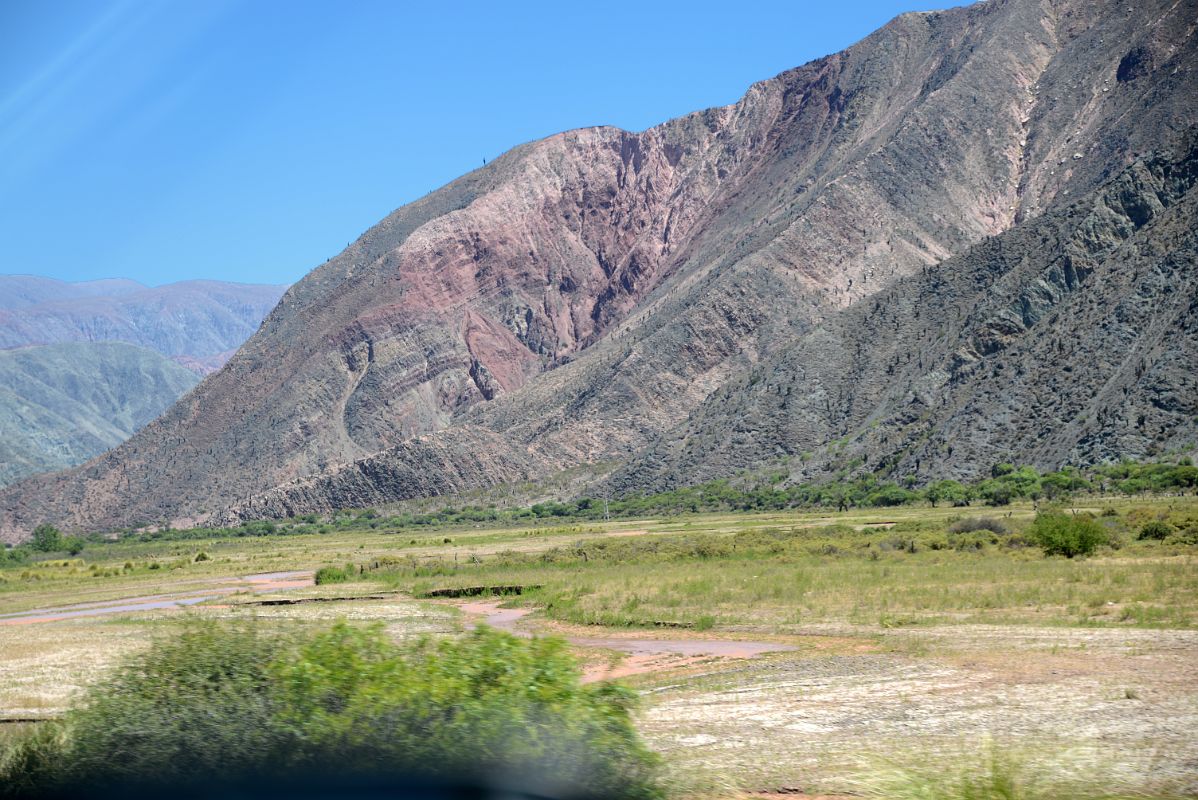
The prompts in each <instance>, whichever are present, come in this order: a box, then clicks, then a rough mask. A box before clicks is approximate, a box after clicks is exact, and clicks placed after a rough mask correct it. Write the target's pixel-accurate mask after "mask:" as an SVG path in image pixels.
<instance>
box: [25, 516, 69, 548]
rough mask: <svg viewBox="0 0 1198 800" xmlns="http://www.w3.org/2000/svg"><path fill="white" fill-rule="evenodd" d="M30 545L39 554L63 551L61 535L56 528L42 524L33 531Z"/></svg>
mask: <svg viewBox="0 0 1198 800" xmlns="http://www.w3.org/2000/svg"><path fill="white" fill-rule="evenodd" d="M31 544H32V545H33V549H34V550H37V551H38V552H39V553H53V552H55V551H57V550H62V549H63V541H62V534H61V533H60V532H59V530H58V528H55V527H54V526H53V525H50V524H48V523H45V522H43V523H42V524H41V525H38V526H37V527H36V528H34V529H33V539H32V540H31Z"/></svg>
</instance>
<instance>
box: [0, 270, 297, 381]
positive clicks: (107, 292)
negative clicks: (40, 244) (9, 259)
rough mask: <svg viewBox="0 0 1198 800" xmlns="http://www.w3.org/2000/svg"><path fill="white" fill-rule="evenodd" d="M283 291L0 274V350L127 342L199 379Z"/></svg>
mask: <svg viewBox="0 0 1198 800" xmlns="http://www.w3.org/2000/svg"><path fill="white" fill-rule="evenodd" d="M286 288H287V287H286V286H272V285H261V284H242V283H224V282H221V281H182V282H179V283H170V284H167V285H165V286H154V287H149V286H143V285H142V284H140V283H137V282H136V281H131V280H126V279H114V280H100V281H86V282H82V283H67V282H64V281H57V280H53V279H51V278H40V277H36V276H33V275H0V349H7V348H12V347H23V346H26V345H33V344H53V343H57V342H128V343H130V344H135V345H138V346H140V347H145V348H147V349H150V350H154V351H156V352H158V353H161V354H162V355H164V356H167V357H169V358H173V359H175V360H177V361H179V362H180V363H183V364H184V366H186V367H188V369H191V370H193V371H195V372H197V373H199V374H201V375H204V374H207V373H209V372H212V371H214V370H215V369H218V368H219V367H220V366H221V365H222V364H223V363H224V362H225V361H226V360H228V358H229V356H231V355H232V354H233V352H234V351H236V349H237V348H238V347H240V346H241V343H242V342H244V341H245V340H246V339H248V338H249V337H250V335H251V334H253V333H254V331H256V330H257V329H258V325H259V324H260V323H261V322H262V318H263V317H265V316H266V315H267V313H269V312H270V310H271V309H272V308H274V306H275V304H276V303H277V302H278V301H279V298H280V297H282V296H283V292H284V291H285V290H286Z"/></svg>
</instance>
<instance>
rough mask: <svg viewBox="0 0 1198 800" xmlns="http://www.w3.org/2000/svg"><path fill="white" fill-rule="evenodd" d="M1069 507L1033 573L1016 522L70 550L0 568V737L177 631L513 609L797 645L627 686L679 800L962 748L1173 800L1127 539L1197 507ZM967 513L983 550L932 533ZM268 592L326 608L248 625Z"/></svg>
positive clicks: (656, 665)
mask: <svg viewBox="0 0 1198 800" xmlns="http://www.w3.org/2000/svg"><path fill="white" fill-rule="evenodd" d="M1071 510H1075V511H1077V512H1078V513H1091V514H1093V515H1094V516H1095V519H1096V520H1097V521H1098V522H1099V523H1100V524H1101V525H1102V526H1103V527H1104V530H1105V531H1106V532H1107V534H1108V537H1109V545H1108V546H1104V547H1102V548H1100V550H1099V551H1098V552H1097V553H1095V554H1094V555H1093V556H1091V557H1088V558H1077V559H1066V558H1061V557H1051V558H1050V557H1045V556H1044V555H1043V553H1042V552H1041V551H1040V549H1039V548H1038V547H1036V546H1035V545H1034V543H1033V542H1031V541H1030V540H1029V538H1028V535H1027V530H1028V526H1029V523H1030V522H1031V520H1032V519H1033V517H1034V515H1035V513H1036V511H1035V509H1034V508H1033V507H1032V506H1031V504H1030V503H1028V504H1016V505H1012V506H1009V507H1005V508H1002V509H1001V510H995V509H981V508H951V507H949V508H946V507H940V508H931V507H928V506H926V505H925V506H903V507H898V508H879V509H857V510H852V511H847V512H841V513H836V512H829V511H826V510H816V511H802V510H795V511H776V512H767V513H709V514H684V515H676V516H666V517H653V518H645V519H622V520H618V521H603V520H587V521H582V522H561V521H558V522H556V523H554V522H552V521H536V520H528V521H522V523H521V524H520V525H512V524H510V522H509V523H495V524H487V523H468V524H457V525H442V526H422V527H421V528H419V529H413V528H411V527H410V526H409V527H401V526H396V527H390V526H389V525H388V524H387V522H386V520H382V521H380V520H378V519H364V520H362V522H361V524H360V525H358V526H356V527H355V526H352V525H351V526H342V527H340V528H333V529H329V530H328V532H325V533H321V532H319V526H308V527H309V528H311V529H310V530H309V529H305V528H300V529H299V530H298V531H297V530H290V531H287V532H276V533H264V534H262V535H254V536H232V535H228V536H219V537H214V538H196V539H178V540H170V539H167V540H158V541H154V540H149V541H143V540H141V539H139V538H129V539H124V540H121V541H116V542H109V543H105V544H89V546H88V547H87V549H85V550H84V551H83V552H82V553H81V554H79V555H78V556H76V557H66V556H64V555H59V554H53V555H51V556H46V557H39V558H38V559H36V560H34V561H32V562H28V563H25V564H19V565H10V566H6V567H3V568H0V717H7V718H28V717H43V716H53V715H55V714H57V713H60V712H61V710H62V709H63V708H64V707H65V705H66V704H67V703H68V702H69V701H70V699H71V698H72V697H73V696H75V695H76V694H77V692H78V691H79V690H80V688H81V687H82V686H85V685H87V684H88V683H89V682H90V681H93V680H97V679H99V678H100V677H101V676H102V675H103V674H104V671H105V670H106V669H107V668H109V667H110V666H111V665H112V664H114V663H116V661H118V660H119V659H120V658H121V657H122V656H124V655H126V654H128V653H131V652H135V651H137V650H138V649H139V648H142V647H144V646H145V645H146V643H148V642H149V641H150V640H151V639H152V638H153V637H154V636H157V635H159V634H160V633H162V632H164V631H166V630H169V629H170V628H171V627H172V620H174V619H177V618H178V617H179V616H180V615H182V614H194V615H205V616H259V617H265V618H268V619H270V620H272V621H276V622H277V623H278V624H308V623H311V622H314V621H327V620H331V619H337V618H347V619H361V620H376V621H381V622H383V623H384V624H385V625H386V626H387V630H388V631H389V632H390V633H391V634H392V635H393V636H396V637H404V636H411V635H421V634H426V633H450V634H451V633H453V632H454V631H458V630H461V629H463V628H464V627H466V626H468V625H469V624H470V619H469V618H467V617H464V616H463V615H462V614H461V613H460V611H459V610H458V608H456V607H455V605H454V602H453V601H451V600H432V599H428V598H427V597H426V596H427V595H428V594H429V593H430V592H432V591H433V590H436V589H446V588H449V589H454V588H459V589H460V588H468V587H479V586H498V585H503V586H512V585H519V586H522V587H525V590H524V591H523V592H522V593H521V594H519V595H518V596H511V597H508V598H505V602H506V603H507V604H509V605H518V606H523V607H526V608H528V609H531V610H532V612H533V613H531V614H530V615H529V616H527V617H525V618H524V620H523V621H522V622H521V623H520V625H521V626H523V627H524V628H525V629H527V630H528V631H530V632H548V633H558V634H564V635H567V636H571V637H588V636H589V637H597V636H602V637H607V640H611V639H613V638H614V639H620V638H630V639H636V638H644V637H675V638H681V637H691V638H696V639H730V640H735V639H747V638H754V639H758V640H767V641H776V642H778V643H779V644H786V645H787V646H789V647H792V648H794V649H793V650H790V651H787V652H779V653H775V654H771V655H767V656H763V657H759V658H755V659H752V660H744V659H733V658H718V657H711V658H706V657H703V658H675V659H673V660H671V659H669V658H664V659H659V660H657V661H654V662H652V663H651V664H650V668H648V669H646V670H640V671H639V672H637V671H634V672H635V673H636V674H633V675H632V676H631V677H630V678H628V680H630V681H631V682H632V683H633V684H634V685H635V686H636V687H637V688H638V689H640V690H641V691H642V693H643V694H644V697H645V699H646V707H645V709H644V711H643V713H642V716H641V719H640V726H641V729H642V731H643V732H644V733H645V735H646V736H647V737H648V739H649V741H650V743H651V744H652V745H653V746H654V747H655V748H656V749H658V750H659V751H661V752H662V753H663V754H664V755H665V756H666V763H667V765H668V767H667V768H668V770H669V775H670V781H671V785H672V786H673V787H674V788H675V791H676V793H678V794H694V795H698V796H709V795H721V794H730V793H736V792H739V791H745V790H767V789H768V790H777V789H786V790H788V791H789V790H798V789H802V790H804V791H831V792H844V791H855V792H857V791H865V790H864V789H862V788H861V787H862V786H864V784H863V783H862V781H865V780H866V778H869V776H875V777H876V776H878V775H883V774H887V775H890V776H891V777H892V778H893V777H894V775H896V774H900V773H901V774H908V773H906V772H903V770H904V769H906V767H904V766H902V765H904V764H905V765H917V766H918V767H919V768H921V769H923V768H926V767H927V766H928V765H929V764H943V765H945V768H946V769H947V768H948V767H949V766H952V765H956V764H960V763H975V762H976V763H981V762H980V761H977V758H974V757H975V756H977V754H978V753H979V752H980V751H981V749H984V748H983V745H982V740H983V739H987V738H988V739H990V740H993V741H996V742H1000V743H1001V744H1002V746H1003V748H1004V752H1007V751H1015V750H1018V751H1019V752H1020V753H1026V754H1028V755H1026V756H1020V757H1021V758H1023V762H1021V763H1024V765H1025V766H1026V769H1027V770H1028V771H1029V772H1030V773H1031V774H1034V775H1035V776H1037V778H1036V779H1037V781H1039V782H1040V783H1041V784H1043V785H1045V786H1049V787H1052V786H1057V787H1058V788H1059V787H1061V786H1065V785H1066V784H1068V785H1069V786H1074V787H1076V785H1079V784H1077V782H1078V781H1079V780H1082V779H1083V778H1084V779H1087V780H1090V784H1088V785H1091V786H1097V785H1099V784H1101V785H1102V787H1104V788H1103V791H1107V792H1123V793H1129V792H1130V793H1135V792H1148V793H1154V794H1156V795H1160V796H1166V795H1171V794H1185V793H1187V792H1192V791H1195V790H1198V774H1195V770H1194V768H1193V764H1195V763H1198V744H1195V739H1194V737H1193V732H1194V731H1195V730H1198V688H1195V687H1198V570H1195V566H1198V545H1195V544H1192V543H1190V542H1188V540H1185V539H1184V538H1179V537H1172V538H1166V539H1164V540H1140V539H1138V538H1137V536H1138V532H1139V531H1140V529H1141V528H1142V526H1143V525H1144V524H1145V523H1147V522H1149V521H1152V520H1160V519H1163V520H1167V521H1169V522H1170V523H1171V525H1172V528H1173V529H1176V530H1184V529H1185V527H1186V525H1187V524H1188V522H1189V521H1192V520H1194V519H1198V499H1195V498H1193V497H1177V496H1170V497H1157V498H1103V497H1087V498H1085V499H1084V500H1081V499H1079V500H1076V501H1075V508H1073V509H1071ZM981 516H989V517H993V518H994V519H995V521H996V522H997V523H998V525H997V526H994V527H1000V528H1002V529H1003V530H1002V531H1001V532H994V531H990V530H974V531H968V530H962V531H954V528H962V527H964V528H968V527H970V526H969V525H962V524H961V523H962V521H963V520H969V519H973V518H977V517H981ZM201 554H202V557H201ZM325 566H336V567H340V568H342V569H346V568H347V567H348V570H347V571H348V572H349V573H350V577H349V581H348V582H345V583H337V584H332V585H324V586H314V587H308V588H303V589H291V590H290V591H287V592H286V593H277V594H276V593H273V592H272V591H271V590H270V589H269V587H268V588H267V589H265V590H263V589H261V588H257V587H256V586H251V585H247V584H246V583H245V582H244V581H242V580H241V578H242V577H243V576H246V575H251V574H255V573H274V572H282V571H288V570H308V571H312V570H316V569H318V568H320V567H325ZM184 593H190V596H195V597H208V598H209V599H207V600H206V601H204V602H201V603H199V604H198V605H196V606H194V607H192V608H191V609H189V610H187V611H181V610H172V609H152V610H145V609H141V610H130V611H125V612H121V613H116V614H105V615H102V616H95V617H83V618H72V619H63V620H60V621H56V622H49V623H38V624H6V622H7V623H12V622H13V620H14V619H18V618H17V617H13V616H9V617H8V618H7V620H6V619H5V618H4V616H3V615H18V614H21V613H22V612H28V611H30V610H33V609H46V608H54V607H62V606H67V605H73V604H80V603H94V604H104V603H116V602H118V601H121V600H125V599H128V598H136V597H147V596H150V597H157V596H170V597H178V596H182V595H183V594H184ZM276 596H277V597H278V598H284V597H285V598H291V599H300V598H330V599H331V598H340V599H337V600H335V601H330V602H320V603H304V604H294V605H280V606H263V605H259V603H260V602H261V601H262V600H264V599H270V598H273V597H276ZM609 656H611V654H610V653H609V654H606V655H596V654H592V655H590V656H589V657H590V658H592V659H595V658H608V657H609ZM614 657H616V658H618V657H619V656H618V654H617V655H615V656H614ZM14 727H15V726H12V725H0V732H2V731H4V730H6V729H12V728H14ZM969 754H972V755H969ZM971 758H973V759H974V760H973V761H970V759H971ZM978 758H980V756H978ZM896 761H897V762H900V766H898V767H896V766H894V765H895V762H896ZM869 779H870V780H873V778H869ZM879 780H880V778H879ZM1082 783H1083V784H1084V783H1085V781H1084V780H1083V781H1082ZM1060 791H1061V792H1063V791H1064V790H1063V789H1060ZM1069 791H1070V792H1073V791H1074V789H1070V790H1069ZM1095 791H1097V789H1095ZM867 793H868V792H867ZM1019 796H1026V797H1030V796H1033V795H1030V794H1026V793H1025V794H1023V795H1019ZM1036 796H1052V794H1051V793H1050V794H1048V795H1036ZM1059 796H1068V795H1065V794H1059ZM1074 796H1077V795H1074Z"/></svg>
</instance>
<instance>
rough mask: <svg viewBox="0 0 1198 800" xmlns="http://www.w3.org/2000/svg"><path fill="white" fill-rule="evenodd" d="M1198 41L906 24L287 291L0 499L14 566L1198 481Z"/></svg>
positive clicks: (395, 220) (1014, 26)
mask: <svg viewBox="0 0 1198 800" xmlns="http://www.w3.org/2000/svg"><path fill="white" fill-rule="evenodd" d="M1195 19H1198V3H1196V2H1195V0H1183V1H1182V2H1175V1H1174V0H1148V2H1144V3H1138V4H1135V6H1134V7H1133V6H1130V5H1128V4H1126V3H1120V2H1113V0H991V1H990V2H982V3H976V4H974V5H970V6H966V7H962V8H956V9H952V10H949V11H943V12H930V13H912V14H904V15H902V16H900V17H898V18H897V19H895V20H894V21H892V22H891V23H889V24H888V25H886V26H885V27H883V28H882V29H880V30H879V31H877V32H875V33H874V34H872V35H870V36H869V37H867V38H866V39H864V40H862V41H861V42H859V43H857V44H855V45H853V46H852V47H850V48H848V49H847V50H845V51H843V52H840V53H836V54H834V55H831V56H828V57H826V58H821V59H819V60H817V61H813V62H811V63H809V64H806V65H804V66H802V67H799V68H797V69H794V70H791V71H788V72H785V73H782V74H781V75H779V76H777V77H775V78H772V79H769V80H766V81H763V82H761V83H759V84H757V85H755V86H753V87H751V88H750V89H749V90H748V92H747V94H746V95H745V96H744V98H742V99H741V100H740V101H739V102H737V103H735V104H734V105H731V106H727V107H724V108H716V109H709V110H707V111H701V112H697V113H694V114H690V115H688V116H685V117H681V118H679V119H676V120H672V121H669V122H666V123H664V124H662V125H659V126H657V127H654V128H650V129H649V130H646V131H643V132H640V133H631V132H627V131H622V130H618V129H616V128H610V127H600V128H587V129H582V130H575V131H569V132H566V133H562V134H558V135H555V136H551V137H549V138H547V139H544V140H541V141H537V142H532V143H529V144H526V145H521V146H520V147H517V148H515V149H513V150H511V151H510V152H508V153H506V154H505V155H503V156H502V157H500V158H497V159H495V160H493V161H491V162H490V163H488V164H487V165H486V166H485V167H483V168H482V169H479V170H477V171H475V172H472V173H470V174H468V175H466V176H463V177H462V178H460V179H458V180H456V181H454V182H452V183H450V184H448V185H447V186H445V187H444V188H442V189H440V190H438V191H435V192H433V193H432V194H430V195H428V196H426V197H424V198H422V199H421V200H419V201H417V202H415V203H412V204H410V205H408V206H405V207H403V208H401V209H399V210H397V211H396V212H394V213H393V214H391V215H390V216H388V217H387V218H386V219H384V220H382V221H381V222H380V223H379V224H377V225H376V226H374V227H373V228H371V229H370V230H368V231H367V232H366V233H365V234H363V235H362V237H361V238H359V239H358V240H357V241H356V242H354V243H353V244H352V245H351V246H350V247H349V248H348V249H347V250H345V252H343V253H342V254H341V255H339V256H338V257H336V258H334V259H332V260H331V261H330V262H328V263H327V264H325V265H323V266H321V267H319V268H317V269H316V270H314V271H313V272H312V273H310V274H309V275H308V276H307V277H306V278H304V279H303V280H302V281H300V282H299V283H297V284H296V285H295V286H293V287H291V288H290V289H289V290H288V291H287V293H286V294H285V295H284V297H283V298H282V300H281V301H280V303H279V305H278V306H277V307H276V308H275V310H274V311H272V312H271V313H270V314H269V316H268V317H267V318H266V320H265V321H264V323H263V325H262V327H261V329H260V330H259V331H258V332H257V333H256V334H254V335H253V336H252V337H251V338H250V339H249V340H248V341H247V342H246V343H245V345H244V346H243V347H242V348H241V349H240V350H238V352H237V353H236V355H234V356H233V358H232V359H231V360H230V361H229V363H228V364H227V365H226V367H225V368H224V369H222V370H221V371H219V372H217V373H214V374H212V375H210V376H208V377H207V378H206V379H205V380H204V381H203V382H202V383H201V384H200V385H199V386H198V387H197V388H196V389H195V390H194V391H192V392H190V393H189V394H188V395H187V396H186V397H185V398H184V399H183V400H182V401H180V402H178V403H176V404H175V405H174V406H173V407H171V408H170V409H169V410H168V411H167V412H166V413H165V414H164V415H163V416H162V417H160V418H159V419H158V420H156V421H155V422H153V423H151V424H149V425H147V426H146V427H145V428H144V429H143V430H142V431H141V432H139V433H138V434H137V435H135V436H134V437H133V439H131V440H130V441H129V442H127V443H125V444H124V445H121V446H120V447H118V448H116V449H114V450H112V451H110V452H108V453H107V454H105V455H103V456H102V457H100V458H97V459H94V460H93V461H91V462H89V463H88V464H86V465H83V466H81V467H78V468H76V469H74V470H71V471H68V472H64V473H59V474H55V475H48V476H39V477H36V478H32V479H29V480H26V481H23V482H21V483H19V484H17V485H15V486H12V487H9V488H8V489H7V490H5V491H3V492H0V534H2V535H4V536H7V537H9V538H17V537H20V536H23V535H25V534H26V533H27V532H28V531H29V529H30V528H32V526H33V525H36V524H37V523H39V522H42V521H52V522H55V523H58V524H60V525H64V526H67V527H79V528H89V529H95V528H114V527H121V526H128V525H133V524H141V523H162V522H168V521H169V522H173V523H175V524H186V523H189V522H195V521H199V520H207V521H215V522H220V523H234V522H237V521H238V520H244V519H249V518H255V517H284V516H290V515H295V514H301V513H307V512H327V511H330V510H332V509H336V508H352V507H364V506H372V505H379V504H382V503H386V502H389V501H393V500H399V499H404V498H410V497H417V496H431V495H438V494H448V493H453V492H459V491H467V490H475V489H483V488H487V487H491V486H495V485H499V484H504V483H510V482H516V481H536V480H539V479H543V478H545V477H546V476H550V475H553V474H555V473H558V472H560V471H562V470H567V469H572V468H575V467H578V466H580V465H590V468H591V469H592V470H593V471H594V472H606V473H607V474H606V475H603V476H601V477H600V478H598V480H602V481H603V482H604V484H605V485H604V486H602V487H595V486H592V487H588V488H587V489H586V490H587V491H588V492H593V491H609V490H610V491H613V492H615V493H630V492H637V491H646V490H650V489H664V488H668V487H672V486H678V485H683V484H687V483H693V482H696V481H699V480H703V479H707V478H712V477H718V476H725V475H731V474H735V473H736V472H737V471H739V470H743V469H754V468H762V467H769V468H771V469H772V470H776V471H777V472H779V473H781V475H782V479H783V480H803V479H805V478H807V477H809V476H811V475H813V474H839V473H841V472H842V471H844V472H847V473H852V472H853V471H856V470H868V471H871V472H872V471H877V472H881V473H883V474H885V475H888V476H890V477H892V478H894V479H900V478H902V479H907V480H910V481H914V482H919V481H921V480H925V479H927V478H928V477H929V476H936V477H963V478H970V477H975V476H978V475H980V474H982V473H983V472H985V471H986V470H987V469H989V467H990V466H991V465H992V464H993V463H994V462H996V461H1006V460H1014V461H1022V462H1028V463H1032V464H1035V465H1036V466H1039V467H1045V468H1047V467H1053V468H1055V467H1057V466H1059V465H1061V464H1065V463H1091V462H1094V461H1101V460H1108V459H1113V458H1119V457H1122V456H1129V457H1142V456H1151V455H1163V454H1168V453H1176V452H1180V451H1188V450H1192V449H1193V448H1194V447H1195V444H1196V443H1198V385H1196V383H1195V375H1196V374H1198V328H1196V326H1198V233H1196V231H1198V209H1196V205H1198V189H1196V188H1195V183H1196V176H1198V149H1196V141H1198V36H1196V34H1195V27H1194V20H1195ZM80 302H84V301H80Z"/></svg>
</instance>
